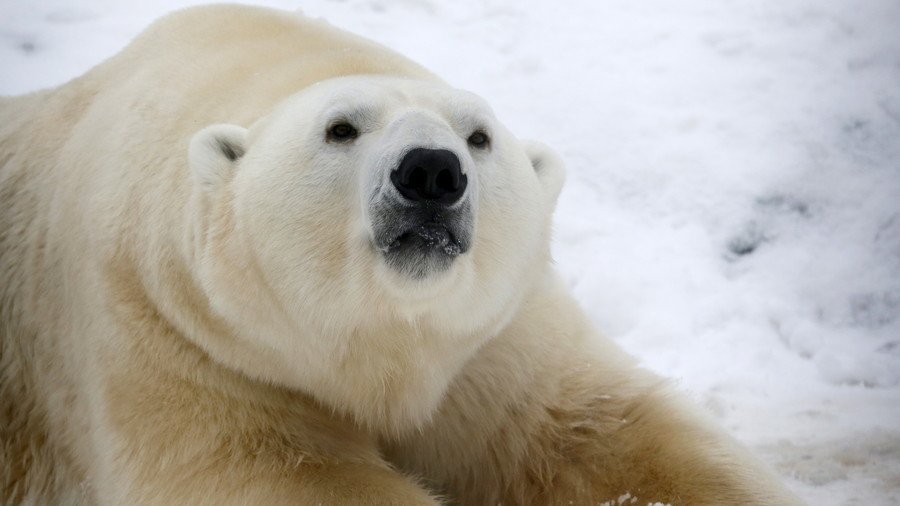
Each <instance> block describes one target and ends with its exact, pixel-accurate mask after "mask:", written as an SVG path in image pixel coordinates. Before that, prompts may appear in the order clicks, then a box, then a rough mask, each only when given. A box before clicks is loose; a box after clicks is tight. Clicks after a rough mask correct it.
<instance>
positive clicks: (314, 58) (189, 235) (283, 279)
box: [0, 6, 796, 505]
mask: <svg viewBox="0 0 900 506" xmlns="http://www.w3.org/2000/svg"><path fill="white" fill-rule="evenodd" d="M335 117H338V118H344V119H352V120H353V121H354V122H355V123H357V124H358V125H360V132H361V134H360V137H359V138H358V139H357V140H356V141H355V142H354V143H352V144H349V145H340V146H339V145H336V144H334V143H329V142H327V141H326V140H325V138H324V136H325V131H326V129H327V127H328V124H329V123H328V121H330V118H331V119H333V118H335ZM475 128H483V129H486V130H488V131H489V132H490V135H491V146H490V149H489V150H481V151H479V150H473V149H470V147H469V146H468V145H467V144H466V137H467V136H468V135H469V134H470V133H471V131H472V130H473V129H475ZM413 146H438V147H445V148H447V149H452V150H454V151H455V152H456V153H457V154H458V155H459V157H460V162H461V165H462V170H463V172H464V173H465V174H467V175H468V177H469V179H470V181H472V182H470V185H472V186H471V188H470V190H469V191H470V193H471V195H472V196H473V199H474V201H473V206H474V215H475V225H474V238H473V240H472V248H471V250H470V251H468V252H466V253H465V254H463V255H460V256H459V257H458V258H456V259H455V260H454V262H453V264H452V266H451V268H450V269H449V270H447V271H446V272H442V273H436V274H434V275H431V276H427V277H425V278H424V279H412V278H409V277H408V276H404V275H403V274H401V273H399V272H397V271H394V270H392V269H391V268H390V267H389V266H387V265H385V263H384V262H383V261H381V260H380V256H379V254H380V253H379V251H378V250H377V248H375V247H373V246H372V238H371V234H372V228H373V226H374V225H373V221H374V220H377V219H378V218H377V216H373V215H372V214H371V213H370V212H369V211H367V202H368V201H367V199H368V198H370V196H371V195H373V193H372V192H375V194H377V192H378V191H381V187H380V186H379V185H380V184H381V183H382V182H383V181H384V179H383V177H384V175H385V174H387V173H388V172H389V171H390V170H391V167H393V166H395V165H396V162H397V160H398V157H399V156H400V154H402V153H403V152H404V150H408V149H409V148H410V147H413ZM562 179H563V176H562V167H561V165H560V162H559V160H558V159H557V158H556V157H555V156H554V155H553V154H552V153H551V152H549V150H547V148H546V147H543V146H542V145H540V144H537V143H523V142H520V141H518V140H516V139H515V138H513V137H512V135H510V134H509V133H508V132H507V131H506V130H505V129H504V128H503V126H502V125H500V124H499V123H498V122H497V120H496V119H495V118H494V117H493V114H492V113H491V112H490V109H489V108H488V107H487V106H486V105H485V104H484V103H483V102H482V101H481V100H480V99H478V98H477V97H474V96H472V95H470V94H467V93H465V92H462V91H458V90H453V89H451V88H450V87H448V86H447V85H446V84H444V83H442V82H441V81H439V80H438V79H437V78H435V77H434V76H432V75H431V74H429V73H428V72H426V71H425V70H423V69H421V68H420V67H418V66H416V65H415V64H413V63H411V62H409V61H408V60H406V59H404V58H402V57H400V56H398V55H396V54H394V53H392V52H390V51H388V50H386V49H385V48H382V47H380V46H377V45H375V44H372V43H370V42H367V41H365V40H362V39H359V38H356V37H354V36H351V35H348V34H345V33H342V32H340V31H338V30H336V29H334V28H331V27H329V26H328V25H326V24H324V23H321V22H317V21H311V20H307V19H303V18H300V17H298V16H295V15H291V14H286V13H279V12H273V11H269V10H263V9H257V8H247V7H237V6H217V7H202V8H194V9H189V10H185V11H182V12H180V13H177V14H174V15H171V16H169V17H167V18H165V19H163V20H161V21H159V22H157V23H156V24H155V25H153V26H152V27H150V28H149V29H148V30H147V31H146V32H145V33H144V34H142V35H141V36H140V37H139V38H138V39H137V40H135V42H133V43H132V44H131V45H130V46H129V47H128V48H126V49H125V50H124V51H122V52H121V53H120V54H118V55H116V56H115V57H113V58H111V59H110V60H108V61H107V62H105V63H103V64H101V65H99V66H98V67H96V68H94V69H93V70H91V71H90V72H88V73H87V74H86V75H84V76H82V77H80V78H78V79H75V80H73V81H71V82H69V83H67V84H65V85H63V86H61V87H59V88H56V89H52V90H47V91H42V92H39V93H35V94H31V95H27V96H23V97H16V98H3V99H0V206H2V207H0V209H2V214H0V502H2V503H4V504H20V503H24V504H161V505H171V504H210V505H221V504H265V505H272V504H436V503H449V504H598V503H602V502H604V501H611V500H616V499H617V498H618V497H620V496H622V495H624V494H630V495H631V497H636V498H637V502H636V503H637V504H646V503H649V502H655V501H660V502H669V503H672V504H690V505H701V504H710V505H712V504H716V505H723V504H756V505H774V504H794V503H796V500H795V499H794V498H792V496H790V494H788V493H787V492H786V491H784V489H782V488H781V486H780V485H779V484H778V483H777V482H776V481H775V480H774V479H773V478H772V477H771V475H770V474H769V472H768V471H766V470H765V469H763V468H762V467H761V466H760V465H758V464H757V463H756V462H755V461H754V460H753V459H752V458H751V457H749V456H748V455H747V454H746V453H745V452H744V451H742V450H741V449H739V448H737V447H736V446H735V445H734V444H733V443H732V442H731V441H730V440H729V438H728V437H727V436H724V435H722V434H721V433H719V432H718V431H717V430H716V429H714V428H712V427H710V426H709V425H708V424H707V422H706V421H704V419H703V417H702V416H701V415H700V414H698V413H697V412H696V411H695V410H694V409H693V408H690V407H687V406H685V405H683V404H681V403H680V402H679V401H677V400H675V399H673V398H671V397H670V393H669V392H668V390H667V388H666V387H665V385H664V384H663V382H662V381H661V380H659V379H658V378H656V377H654V376H652V375H651V374H649V373H647V372H645V371H642V370H640V369H638V368H636V367H635V365H634V363H633V361H632V360H631V359H630V358H629V357H628V356H626V355H624V354H623V353H622V352H621V351H619V350H618V348H617V347H616V346H615V345H614V344H613V343H611V342H609V341H607V340H605V339H604V338H603V337H601V336H599V335H597V334H596V332H595V331H594V330H593V329H592V328H591V326H590V325H589V324H588V322H587V321H586V318H585V317H584V315H583V314H582V313H581V311H580V310H579V308H578V305H577V304H576V303H575V301H574V300H573V299H572V298H571V296H570V295H569V294H567V293H566V291H565V290H564V288H563V287H562V286H561V283H560V282H559V280H558V279H557V278H556V276H555V274H554V272H553V269H552V266H551V262H550V258H549V252H548V251H549V249H548V244H549V238H548V235H549V226H550V216H551V214H552V210H553V206H554V205H555V200H556V196H557V194H558V192H559V188H560V186H561V185H562Z"/></svg>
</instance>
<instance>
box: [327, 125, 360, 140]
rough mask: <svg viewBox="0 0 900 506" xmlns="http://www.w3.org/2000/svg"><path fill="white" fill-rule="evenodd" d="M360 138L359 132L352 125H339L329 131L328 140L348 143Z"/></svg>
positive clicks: (333, 126)
mask: <svg viewBox="0 0 900 506" xmlns="http://www.w3.org/2000/svg"><path fill="white" fill-rule="evenodd" d="M357 136H359V132H358V131H357V130H356V128H354V127H353V125H351V124H350V123H337V124H335V125H332V126H331V128H329V129H328V140H330V141H335V142H347V141H350V140H353V139H355V138H356V137H357Z"/></svg>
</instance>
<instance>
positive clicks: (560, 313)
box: [386, 282, 799, 506]
mask: <svg viewBox="0 0 900 506" xmlns="http://www.w3.org/2000/svg"><path fill="white" fill-rule="evenodd" d="M548 285H549V286H545V287H544V290H543V291H542V294H541V295H540V296H533V297H531V298H530V300H528V301H527V302H526V304H525V306H524V307H523V308H522V310H521V311H520V314H519V316H518V317H517V318H516V319H514V321H513V322H512V324H511V325H510V326H509V327H508V328H507V329H506V330H504V331H503V332H502V333H501V335H499V336H497V337H496V338H495V339H494V340H493V341H492V342H491V343H489V344H488V345H487V346H486V347H485V348H484V349H483V350H482V351H481V352H480V354H479V355H478V356H477V357H476V358H475V359H473V361H472V362H471V363H470V364H468V366H467V367H466V368H465V369H464V371H463V373H462V374H461V376H460V377H459V378H458V379H457V381H456V382H455V383H454V384H453V385H452V387H451V389H450V391H449V393H448V396H447V398H446V400H445V402H444V403H443V405H442V407H441V409H440V412H439V413H438V414H437V415H436V416H435V417H434V422H433V423H432V424H431V425H429V426H428V427H427V428H426V429H425V430H424V431H423V432H422V433H421V434H414V435H409V436H406V437H404V438H401V439H400V440H399V441H392V442H388V443H387V445H386V446H387V448H388V455H389V456H390V458H392V459H393V461H395V462H397V463H398V464H399V465H400V466H401V467H402V468H404V469H407V470H410V471H412V472H415V473H418V474H421V475H422V476H424V477H425V479H426V480H427V481H428V483H429V485H430V486H431V487H432V488H433V489H434V490H436V491H438V492H439V493H443V494H446V496H447V497H449V498H451V500H454V501H455V502H456V503H457V504H492V505H493V504H504V505H513V504H576V505H578V504H594V505H595V504H604V503H605V504H640V505H642V506H643V505H646V504H652V503H656V502H659V503H663V504H672V505H689V506H698V505H710V506H712V505H718V506H722V505H759V506H763V505H765V506H773V505H787V504H799V501H798V500H797V499H795V498H794V497H793V496H792V495H791V494H790V493H789V492H787V491H786V490H785V489H784V488H783V487H782V486H781V485H780V484H779V483H778V482H777V480H776V479H775V478H774V477H773V476H772V474H771V473H770V472H769V471H768V470H766V469H765V468H764V467H763V466H762V465H761V464H759V463H757V462H756V460H755V459H754V458H753V457H752V456H751V455H750V454H749V453H748V452H746V451H744V450H742V449H741V448H740V447H738V446H737V445H736V444H735V443H733V442H732V440H731V439H730V438H729V437H728V436H727V435H725V434H724V433H722V432H720V431H718V430H717V429H715V428H714V427H712V426H710V425H709V424H708V423H707V422H706V420H705V419H704V417H703V416H702V414H700V413H698V412H696V411H695V410H694V409H692V408H691V407H689V406H687V405H682V404H681V403H680V402H678V401H677V400H675V399H673V397H672V396H671V394H670V393H669V392H667V389H666V387H665V384H664V382H663V381H662V380H660V379H659V378H657V377H655V376H653V375H652V374H649V373H647V372H646V371H643V370H641V369H639V368H637V367H636V366H635V365H634V363H633V360H632V359H631V358H630V357H628V356H627V355H626V354H624V353H623V352H621V351H620V350H619V349H618V348H617V347H616V346H615V345H614V344H613V343H611V342H609V341H607V340H604V339H603V338H601V337H599V336H596V335H594V333H593V330H592V329H591V326H590V323H589V322H587V320H586V318H585V317H584V315H583V314H582V313H581V311H580V310H579V309H578V307H577V305H576V303H575V302H574V301H573V300H572V299H571V298H570V296H569V295H568V294H566V293H565V291H564V290H563V289H562V288H561V287H560V286H559V284H558V283H556V282H551V283H548ZM620 501H624V502H620Z"/></svg>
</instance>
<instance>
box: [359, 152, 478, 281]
mask: <svg viewBox="0 0 900 506" xmlns="http://www.w3.org/2000/svg"><path fill="white" fill-rule="evenodd" d="M390 184H391V186H392V187H393V190H394V191H391V192H383V193H381V194H380V195H381V196H380V198H379V199H378V200H377V201H376V202H373V203H372V209H371V217H372V226H373V237H374V242H375V247H376V249H377V250H378V251H380V252H381V254H382V256H383V258H384V260H385V261H386V262H387V264H388V265H390V266H391V267H392V268H394V269H396V270H398V271H400V272H402V273H404V274H407V275H409V276H411V277H414V278H423V277H426V276H428V275H430V274H433V273H437V272H442V271H444V270H446V269H448V268H449V267H450V266H451V265H452V263H453V260H454V259H455V258H456V257H458V256H459V255H462V254H464V253H466V252H467V251H468V250H469V247H470V245H471V240H472V228H473V216H472V205H471V198H470V196H469V194H468V193H467V192H466V189H467V187H468V177H467V176H466V175H465V174H464V173H463V172H462V170H461V168H460V162H459V158H458V157H457V156H456V154H455V153H453V152H452V151H450V150H446V149H427V148H414V149H412V150H410V151H409V152H407V153H406V154H405V155H404V156H403V157H402V159H401V161H400V163H399V164H398V166H397V168H396V169H394V170H392V171H391V174H390Z"/></svg>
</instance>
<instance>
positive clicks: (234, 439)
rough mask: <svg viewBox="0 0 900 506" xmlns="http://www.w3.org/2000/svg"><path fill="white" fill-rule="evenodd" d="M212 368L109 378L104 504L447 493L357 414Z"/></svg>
mask: <svg viewBox="0 0 900 506" xmlns="http://www.w3.org/2000/svg"><path fill="white" fill-rule="evenodd" d="M203 369H204V367H203V366H200V367H197V368H196V369H195V370H196V371H197V372H198V374H197V375H196V376H197V377H196V378H186V377H174V376H172V375H167V374H161V373H149V374H148V370H147V369H144V370H140V369H130V371H129V372H128V373H127V377H125V376H123V375H121V374H117V375H112V376H110V377H108V380H109V381H108V382H107V383H106V385H107V386H106V388H105V395H104V398H103V403H104V405H105V409H104V410H103V411H102V413H103V416H102V417H98V418H97V420H96V421H95V427H96V429H95V431H94V432H95V433H94V434H93V441H94V448H95V450H96V453H97V455H96V457H97V463H96V465H97V466H98V467H99V469H97V470H96V471H97V472H95V473H93V475H94V476H97V477H101V478H102V479H101V480H98V482H97V483H95V484H94V487H95V491H96V493H97V495H98V502H99V503H100V504H142V505H166V506H168V505H176V504H184V505H188V504H189V505H211V506H212V505H216V506H218V505H228V504H235V505H238V504H239V505H266V506H269V505H288V504H290V505H319V504H321V505H329V504H358V505H397V504H404V505H406V504H410V505H436V504H438V502H437V501H436V499H435V497H434V496H432V495H431V494H430V493H429V492H427V491H426V490H425V489H424V488H422V487H421V486H419V485H418V484H416V483H415V482H414V480H413V479H411V478H409V477H407V476H404V475H402V474H401V473H399V472H397V471H395V470H394V469H393V468H391V466H390V465H388V464H387V463H386V462H385V461H384V460H383V459H382V458H381V457H380V456H379V455H378V452H377V450H376V448H375V445H374V444H373V443H372V440H371V437H370V436H369V435H368V434H366V433H364V432H362V431H360V430H359V429H358V428H357V427H355V426H354V424H352V423H350V422H349V421H347V420H344V419H341V418H340V417H339V416H336V415H333V414H332V413H331V412H330V411H327V410H324V409H322V408H321V407H319V406H317V405H316V404H315V403H313V402H311V401H310V400H309V399H308V398H306V397H305V396H303V395H300V394H297V393H295V392H290V391H287V390H286V389H281V388H277V387H272V386H269V385H262V384H257V383H256V382H253V381H251V380H246V379H241V378H236V377H232V378H230V379H225V377H226V376H228V377H231V376H236V375H232V374H230V373H228V372H224V373H223V372H221V371H220V372H218V373H213V374H212V375H211V376H209V375H207V374H206V373H207V372H208V370H207V371H204V370H203ZM140 376H144V377H143V378H141V377H140ZM204 376H206V377H205V378H204ZM198 379H199V382H203V380H204V379H205V380H206V383H207V385H206V386H203V385H200V384H198V381H196V380H198ZM212 385H215V386H212Z"/></svg>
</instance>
